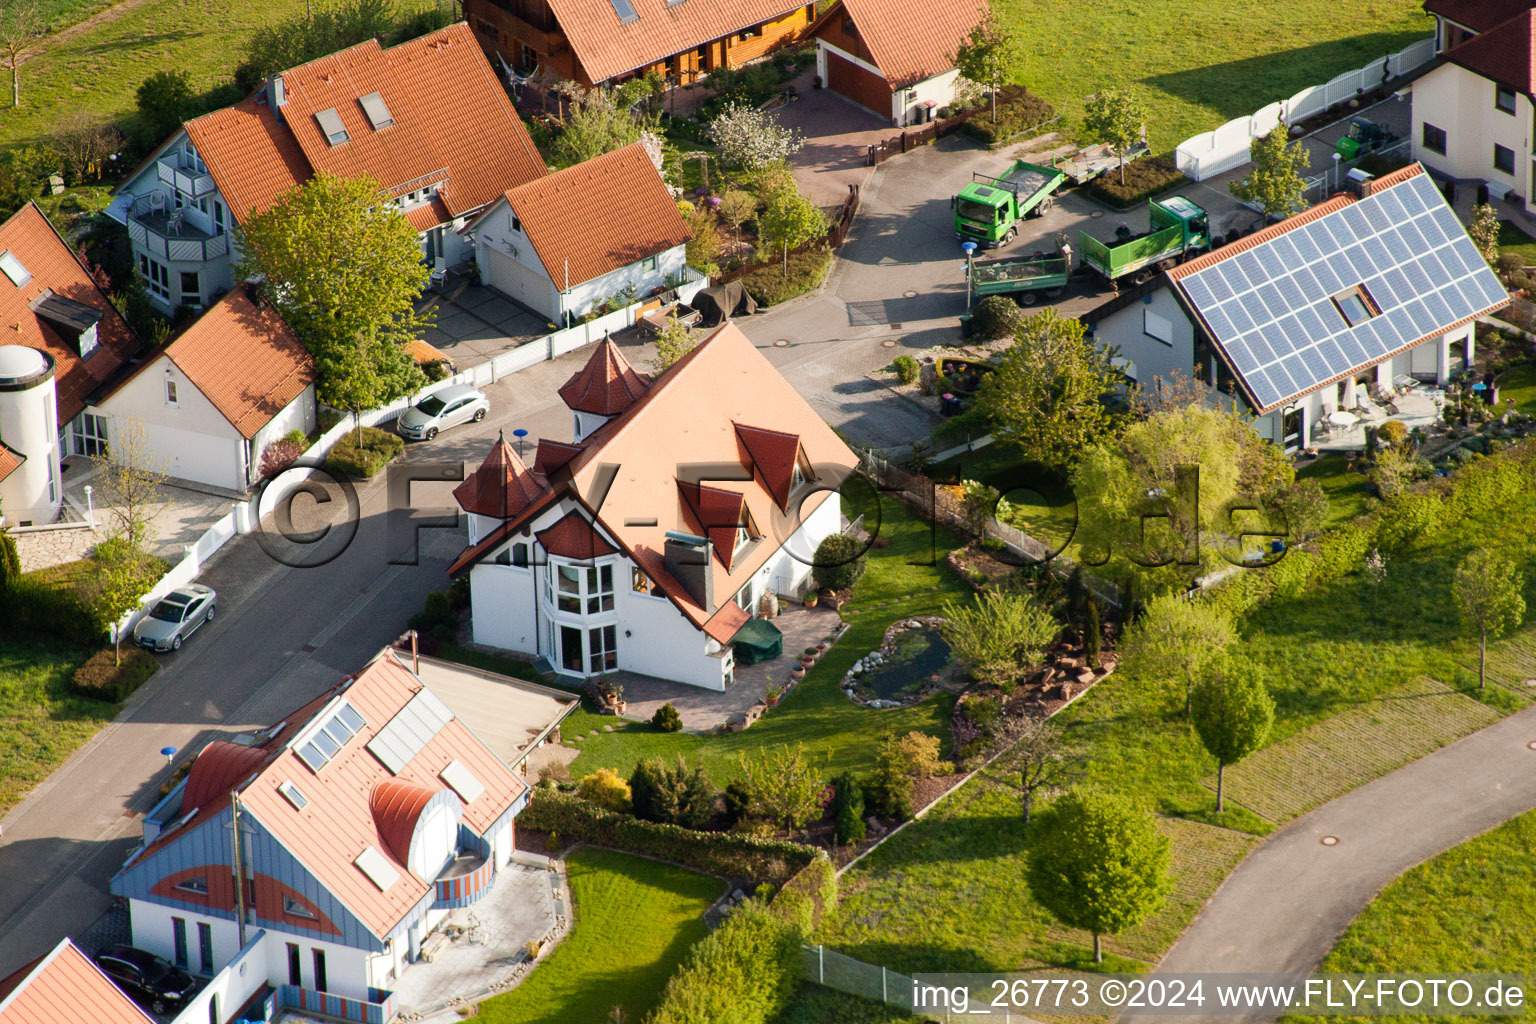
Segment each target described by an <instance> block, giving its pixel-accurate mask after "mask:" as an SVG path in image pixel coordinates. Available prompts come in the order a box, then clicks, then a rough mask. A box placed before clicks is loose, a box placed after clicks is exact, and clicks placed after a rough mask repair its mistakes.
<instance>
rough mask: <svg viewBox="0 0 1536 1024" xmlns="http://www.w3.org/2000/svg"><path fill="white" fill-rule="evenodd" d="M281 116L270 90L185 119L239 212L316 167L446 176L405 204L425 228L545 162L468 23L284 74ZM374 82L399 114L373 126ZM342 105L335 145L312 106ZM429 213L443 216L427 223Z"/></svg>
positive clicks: (538, 170) (424, 179)
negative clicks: (368, 101)
mask: <svg viewBox="0 0 1536 1024" xmlns="http://www.w3.org/2000/svg"><path fill="white" fill-rule="evenodd" d="M282 78H283V88H284V91H285V94H286V100H287V102H286V103H285V104H284V105H283V106H282V108H281V115H280V116H278V115H277V114H275V113H274V112H273V110H272V109H271V107H270V106H269V104H268V103H267V99H266V96H265V94H264V93H263V94H258V95H256V96H252V97H248V98H246V99H244V100H241V101H240V102H239V103H237V104H235V105H234V106H233V107H227V108H225V109H224V110H218V111H214V112H213V113H211V114H207V115H205V116H203V117H200V118H196V119H194V120H192V121H189V122H187V125H186V128H187V133H188V135H189V136H190V138H191V140H192V144H193V145H194V146H196V147H197V151H198V155H200V156H201V157H202V158H203V162H204V163H205V164H206V165H207V167H208V172H209V173H210V174H211V175H213V179H214V182H215V183H216V184H217V185H218V186H219V191H220V192H221V193H222V194H223V196H224V198H225V201H226V202H228V204H229V207H230V209H231V211H232V212H233V213H234V214H235V218H236V219H237V220H244V219H245V218H246V217H248V216H249V215H250V214H251V212H252V211H257V212H259V211H261V210H264V209H266V208H267V207H268V206H270V205H271V204H272V202H273V201H274V200H276V199H277V198H278V196H280V195H282V194H283V193H284V192H286V191H287V190H289V189H291V188H293V187H294V186H295V185H299V184H302V183H303V182H305V181H307V180H309V178H310V176H311V175H313V174H316V173H321V172H323V173H329V174H335V175H339V176H342V177H369V178H372V179H374V180H375V181H377V182H378V183H379V185H380V187H382V188H384V189H386V190H388V191H389V192H390V193H391V194H392V195H401V194H404V193H406V192H411V191H415V190H417V189H420V188H423V187H426V186H428V185H431V184H434V183H439V182H442V183H445V185H444V187H443V189H442V191H441V192H439V193H438V195H439V199H438V200H436V201H434V202H433V203H429V204H426V205H424V206H421V207H417V208H416V209H415V210H412V211H411V212H410V213H408V214H407V217H408V219H410V221H411V224H412V226H413V227H415V228H416V229H417V230H418V231H421V230H425V229H426V228H429V227H432V226H434V225H436V224H438V223H442V222H444V221H447V220H449V219H451V218H452V217H457V216H461V215H463V214H465V213H468V212H470V211H472V210H476V209H479V208H480V207H481V206H484V205H485V204H486V203H488V202H490V201H491V200H493V199H495V198H496V197H497V196H499V195H501V194H502V193H503V192H505V191H506V190H507V189H508V188H511V187H513V186H515V185H520V184H522V183H523V182H525V181H529V180H531V179H534V178H539V177H542V176H543V175H544V173H545V167H544V161H543V160H542V159H541V158H540V157H539V154H538V150H537V149H535V148H534V145H533V140H532V139H530V138H529V137H528V131H527V129H526V128H524V127H523V122H522V120H521V119H520V118H519V117H518V116H517V111H516V110H515V109H513V107H512V102H511V100H510V99H508V97H507V93H506V90H505V89H504V88H503V87H502V85H501V83H500V82H499V81H498V80H497V78H496V75H495V73H494V72H493V71H492V70H491V66H490V64H489V63H488V62H487V60H486V58H485V55H484V53H483V51H482V50H481V49H480V46H479V44H478V43H477V42H476V41H475V38H474V35H473V34H472V33H471V32H470V30H469V26H468V25H466V24H464V23H463V22H460V23H458V24H456V25H450V26H448V27H447V28H444V29H441V30H439V31H437V32H433V33H430V34H428V35H425V36H421V37H418V38H416V39H412V40H409V41H407V42H404V43H401V44H399V45H398V46H393V47H390V48H389V49H384V48H382V47H380V46H379V44H378V41H377V40H369V41H367V42H365V43H359V44H358V45H356V46H352V47H348V48H347V49H345V50H342V51H340V52H338V53H333V54H331V55H329V56H326V57H321V58H320V59H318V60H315V61H311V62H310V63H308V64H304V65H301V66H300V67H297V68H293V69H291V70H289V71H286V72H284V73H283V76H282ZM374 92H377V93H378V94H379V96H380V97H381V99H382V100H383V101H384V104H385V106H386V107H387V108H388V111H389V114H390V115H391V117H392V118H393V120H394V123H393V124H392V125H390V126H388V127H385V128H381V129H379V130H377V131H375V130H374V128H373V126H372V123H371V122H370V120H369V118H368V116H367V114H366V113H365V112H364V110H363V107H362V104H361V102H360V101H361V99H362V97H364V96H367V95H370V94H372V93H374ZM330 109H334V110H335V111H336V114H337V116H338V117H339V118H340V120H341V123H342V125H343V127H344V128H345V129H346V131H347V134H348V136H349V138H348V141H346V142H344V143H342V144H340V145H336V146H332V145H331V144H330V143H329V142H328V141H327V140H326V138H325V135H324V133H323V132H322V131H321V129H320V127H319V123H318V122H317V121H316V120H315V115H316V114H317V113H320V112H322V111H326V110H330ZM429 217H435V218H437V219H434V220H432V222H431V223H427V220H428V219H429Z"/></svg>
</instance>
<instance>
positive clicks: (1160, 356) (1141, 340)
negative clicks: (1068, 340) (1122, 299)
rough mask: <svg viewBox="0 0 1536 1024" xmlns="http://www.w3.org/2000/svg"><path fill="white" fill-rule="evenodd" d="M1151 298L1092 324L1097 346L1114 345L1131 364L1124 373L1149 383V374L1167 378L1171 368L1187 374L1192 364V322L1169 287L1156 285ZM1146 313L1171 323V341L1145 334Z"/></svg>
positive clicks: (1193, 348) (1193, 362)
mask: <svg viewBox="0 0 1536 1024" xmlns="http://www.w3.org/2000/svg"><path fill="white" fill-rule="evenodd" d="M1151 299H1152V301H1151V302H1150V303H1148V302H1133V303H1131V304H1130V305H1129V306H1126V307H1125V308H1124V309H1118V310H1116V311H1115V312H1113V313H1111V314H1110V315H1109V316H1106V317H1105V318H1104V319H1102V320H1100V321H1099V322H1098V323H1096V324H1094V325H1093V332H1094V341H1095V342H1097V343H1098V345H1099V346H1100V347H1101V348H1104V347H1108V346H1110V345H1115V346H1118V347H1119V349H1120V355H1121V356H1122V357H1124V358H1126V359H1129V360H1130V361H1131V363H1132V364H1134V367H1127V368H1126V372H1128V373H1131V374H1132V375H1133V376H1134V377H1135V378H1136V380H1137V381H1139V382H1142V383H1149V382H1150V381H1151V380H1152V378H1153V377H1157V376H1162V377H1167V376H1169V375H1170V374H1172V373H1174V372H1175V371H1177V372H1179V373H1182V374H1184V376H1186V377H1188V376H1189V375H1190V373H1191V371H1192V370H1193V369H1194V366H1195V329H1194V325H1192V324H1191V323H1190V322H1189V317H1188V316H1186V315H1185V313H1184V309H1183V307H1181V306H1180V305H1179V301H1178V300H1177V299H1176V298H1174V297H1173V292H1172V290H1171V289H1169V288H1166V287H1164V288H1159V289H1158V290H1157V291H1155V292H1153V293H1152V295H1151ZM1148 313H1151V314H1152V315H1153V317H1158V318H1161V319H1162V320H1164V321H1166V322H1167V323H1168V324H1169V325H1170V326H1171V328H1172V334H1171V337H1172V339H1173V341H1172V343H1171V344H1169V343H1166V342H1163V341H1160V340H1158V339H1157V338H1155V337H1153V336H1152V335H1150V334H1148V333H1147V328H1148V326H1149V321H1148V319H1147V314H1148ZM1153 322H1155V321H1153ZM1154 329H1156V328H1154Z"/></svg>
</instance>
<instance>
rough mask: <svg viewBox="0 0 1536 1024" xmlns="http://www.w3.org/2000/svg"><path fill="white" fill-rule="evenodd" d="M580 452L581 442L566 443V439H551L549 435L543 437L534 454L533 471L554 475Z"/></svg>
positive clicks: (544, 474) (545, 475)
mask: <svg viewBox="0 0 1536 1024" xmlns="http://www.w3.org/2000/svg"><path fill="white" fill-rule="evenodd" d="M580 454H581V445H579V444H566V443H565V442H564V441H551V440H550V439H549V438H547V437H541V438H539V447H538V450H537V451H535V452H534V454H533V471H534V472H535V473H537V474H538V475H539V476H543V477H548V476H553V475H554V473H555V472H556V471H557V470H559V469H560V468H562V467H563V466H565V465H566V464H567V463H568V462H570V461H571V460H572V459H574V458H575V457H576V456H578V455H580Z"/></svg>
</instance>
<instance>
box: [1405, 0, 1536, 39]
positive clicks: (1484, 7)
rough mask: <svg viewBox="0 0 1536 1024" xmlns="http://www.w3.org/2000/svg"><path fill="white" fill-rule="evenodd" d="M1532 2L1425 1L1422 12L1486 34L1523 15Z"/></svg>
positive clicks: (1519, 0) (1523, 0)
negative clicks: (1502, 23) (1489, 30)
mask: <svg viewBox="0 0 1536 1024" xmlns="http://www.w3.org/2000/svg"><path fill="white" fill-rule="evenodd" d="M1531 3H1532V0H1427V2H1426V3H1425V4H1424V10H1426V11H1428V12H1429V13H1430V14H1438V15H1440V17H1442V18H1446V19H1448V20H1450V21H1454V22H1455V23H1456V24H1458V25H1465V26H1466V27H1467V28H1469V29H1471V30H1472V31H1474V32H1486V31H1487V30H1488V29H1490V28H1493V26H1495V25H1497V24H1499V23H1501V22H1505V21H1508V20H1509V19H1510V18H1513V17H1514V16H1515V15H1517V14H1523V13H1524V12H1525V11H1526V10H1528V9H1529V8H1530V6H1531Z"/></svg>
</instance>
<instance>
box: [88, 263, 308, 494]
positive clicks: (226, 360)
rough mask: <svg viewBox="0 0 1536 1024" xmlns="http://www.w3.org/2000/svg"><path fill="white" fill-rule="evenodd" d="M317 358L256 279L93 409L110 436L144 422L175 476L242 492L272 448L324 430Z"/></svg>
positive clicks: (150, 442)
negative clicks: (319, 418) (318, 426)
mask: <svg viewBox="0 0 1536 1024" xmlns="http://www.w3.org/2000/svg"><path fill="white" fill-rule="evenodd" d="M315 376H316V374H315V364H314V360H313V359H312V358H311V357H310V355H309V353H308V352H307V351H306V350H305V349H304V347H303V345H301V344H300V343H299V341H298V339H297V338H295V337H294V336H293V332H292V331H291V330H289V328H288V325H287V324H285V323H284V322H283V320H282V318H281V317H280V316H278V314H277V311H276V310H275V309H273V308H272V306H271V304H270V303H267V302H265V301H263V300H262V299H261V296H260V293H259V291H258V290H257V289H256V288H255V287H254V286H251V285H244V284H243V285H241V286H240V287H238V288H235V289H234V290H232V291H230V292H228V293H226V294H225V295H224V296H223V297H222V298H221V299H219V300H218V301H217V302H216V303H215V304H214V306H213V308H212V309H210V310H209V311H208V312H207V313H205V314H204V315H203V316H202V317H200V318H199V319H198V320H197V321H196V322H194V323H193V324H192V325H191V326H190V327H189V328H187V330H186V332H185V333H183V334H182V335H180V336H179V337H177V338H176V339H175V340H174V341H172V342H171V343H170V344H169V345H167V346H166V347H165V348H164V349H162V350H160V351H159V352H156V353H154V354H152V355H150V356H148V357H146V358H145V359H144V361H143V362H142V363H141V364H140V365H139V366H138V367H137V369H136V370H134V371H133V372H132V373H131V374H129V375H127V376H126V378H125V379H123V380H122V381H121V382H120V383H118V384H117V385H116V386H115V388H114V389H113V390H112V391H111V392H110V394H109V395H108V396H107V397H105V398H102V399H100V400H99V401H98V402H96V403H94V404H93V405H92V406H91V407H90V411H91V412H92V413H93V414H95V415H97V416H99V417H101V418H102V419H104V420H105V421H106V429H107V434H108V439H109V442H110V440H111V438H112V437H114V436H119V435H120V432H121V430H122V427H123V424H124V422H125V421H127V420H129V419H132V420H133V421H134V422H136V423H137V424H139V425H140V427H141V429H142V432H143V439H144V442H145V445H146V447H147V449H148V455H149V457H150V458H151V459H153V460H154V461H155V462H156V463H157V464H158V465H159V466H160V467H162V471H163V472H164V473H165V474H166V475H167V476H170V477H174V478H176V479H179V480H186V481H191V482H193V483H199V484H206V485H210V486H213V487H218V488H221V489H225V490H230V491H236V492H243V491H245V490H246V489H247V488H248V487H250V486H252V485H253V484H255V483H257V482H258V481H259V480H260V470H261V455H262V452H264V451H265V450H266V447H267V445H269V444H270V443H271V442H273V441H275V440H277V439H278V438H280V437H282V436H283V435H284V434H286V433H288V432H289V431H292V430H297V431H300V432H302V433H304V434H306V435H307V434H310V433H312V432H313V431H314V429H315V422H316V407H315Z"/></svg>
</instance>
